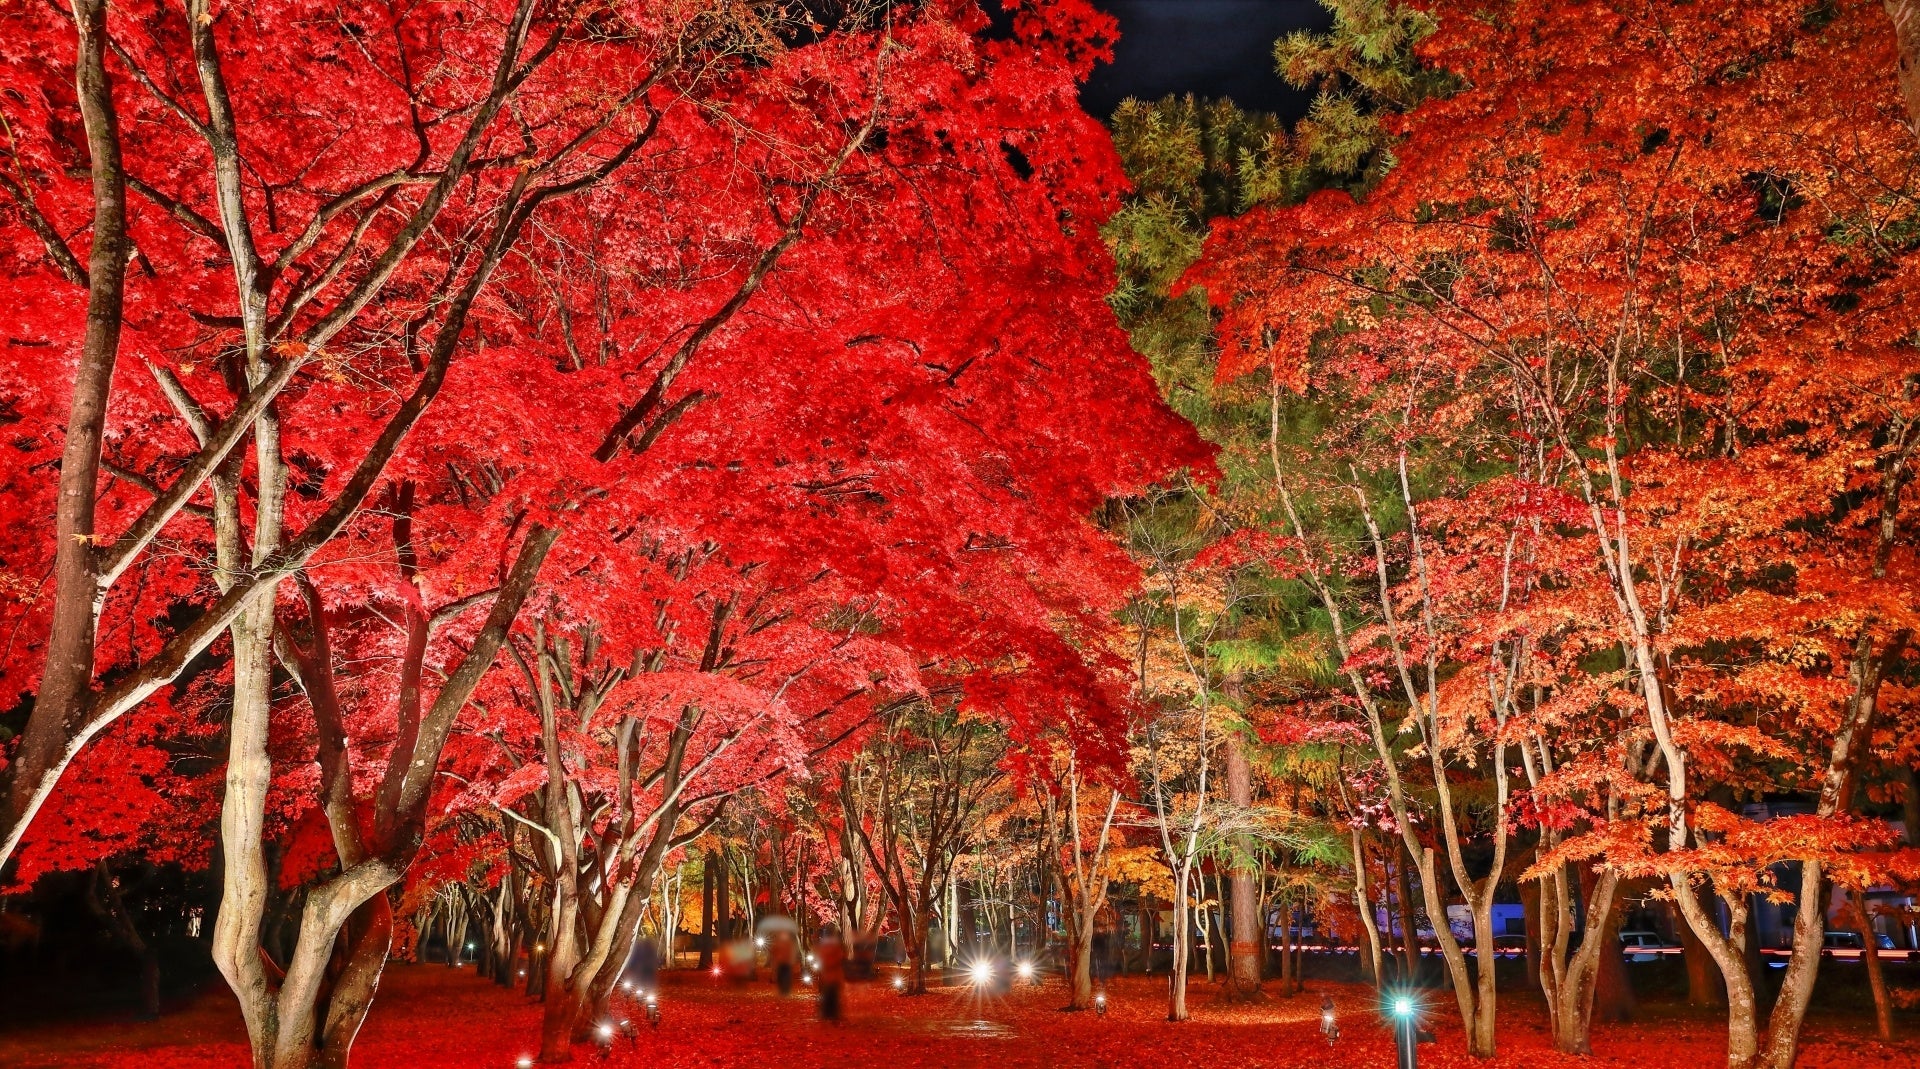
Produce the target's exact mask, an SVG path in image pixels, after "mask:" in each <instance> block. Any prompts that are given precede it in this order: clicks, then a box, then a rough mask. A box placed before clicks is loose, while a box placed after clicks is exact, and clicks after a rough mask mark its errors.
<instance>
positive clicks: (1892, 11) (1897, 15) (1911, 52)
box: [1886, 0, 1920, 135]
mask: <svg viewBox="0 0 1920 1069" xmlns="http://www.w3.org/2000/svg"><path fill="white" fill-rule="evenodd" d="M1886 8H1887V16H1888V17H1889V18H1891V19H1892V20H1893V40H1894V48H1895V54H1896V55H1897V56H1898V57H1899V70H1898V71H1897V72H1896V78H1897V80H1898V81H1899V83H1900V96H1901V99H1902V100H1904V101H1905V102H1906V105H1907V123H1908V125H1909V126H1910V127H1912V128H1913V130H1914V132H1915V133H1916V134H1917V135H1920V0H1886Z"/></svg>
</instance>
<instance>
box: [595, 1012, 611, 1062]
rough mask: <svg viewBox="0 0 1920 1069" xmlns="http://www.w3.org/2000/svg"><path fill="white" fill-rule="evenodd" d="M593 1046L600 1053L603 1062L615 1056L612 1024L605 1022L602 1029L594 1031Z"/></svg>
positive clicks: (601, 1025) (601, 1026) (602, 1023)
mask: <svg viewBox="0 0 1920 1069" xmlns="http://www.w3.org/2000/svg"><path fill="white" fill-rule="evenodd" d="M593 1045H594V1047H595V1048H597V1049H598V1050H599V1051H600V1057H601V1059H602V1060H605V1059H607V1058H610V1057H612V1056H613V1025H612V1024H611V1023H608V1022H604V1021H603V1022H601V1024H600V1027H598V1028H596V1029H594V1030H593Z"/></svg>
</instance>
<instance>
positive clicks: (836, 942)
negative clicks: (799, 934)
mask: <svg viewBox="0 0 1920 1069" xmlns="http://www.w3.org/2000/svg"><path fill="white" fill-rule="evenodd" d="M814 955H815V956H816V957H818V958H819V959H820V972H819V974H818V975H816V976H815V977H814V982H815V983H817V984H819V985H820V1019H821V1020H823V1021H832V1022H834V1023H835V1024H838V1023H840V995H841V991H842V989H843V988H845V987H846V985H847V947H846V944H845V943H842V942H841V941H840V931H839V929H837V928H835V927H834V926H833V925H831V924H829V925H827V926H826V927H825V928H823V929H821V932H820V945H819V946H817V947H815V948H814Z"/></svg>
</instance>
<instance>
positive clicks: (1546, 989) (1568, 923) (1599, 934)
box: [1537, 864, 1620, 1055]
mask: <svg viewBox="0 0 1920 1069" xmlns="http://www.w3.org/2000/svg"><path fill="white" fill-rule="evenodd" d="M1619 882H1620V879H1619V874H1618V873H1617V872H1615V871H1614V870H1613V869H1606V870H1603V871H1602V872H1601V873H1600V877H1599V879H1598V880H1596V881H1595V883H1594V886H1593V890H1592V893H1591V894H1589V895H1588V896H1587V902H1586V907H1587V908H1586V917H1585V932H1586V934H1585V936H1584V937H1583V938H1582V939H1581V940H1580V946H1579V949H1577V950H1575V951H1573V952H1572V953H1571V954H1570V953H1568V947H1569V944H1570V942H1571V937H1572V935H1573V920H1574V916H1573V901H1574V888H1575V887H1576V886H1577V881H1575V880H1574V879H1573V877H1572V874H1571V873H1569V872H1568V871H1567V866H1566V865H1564V864H1562V865H1558V866H1555V868H1554V871H1553V872H1552V873H1551V874H1550V875H1548V876H1547V877H1545V878H1543V879H1541V880H1539V881H1537V883H1538V886H1539V888H1540V892H1539V894H1540V942H1541V948H1540V991H1541V993H1542V994H1543V995H1545V996H1546V999H1547V1016H1548V1018H1549V1019H1550V1020H1551V1021H1552V1022H1553V1048H1554V1049H1555V1050H1557V1051H1560V1052H1561V1053H1563V1054H1579V1055H1590V1054H1592V1053H1593V1040H1592V1021H1593V998H1594V992H1595V990H1596V988H1597V987H1598V984H1599V979H1600V969H1601V964H1602V963H1601V960H1600V956H1601V955H1602V954H1605V953H1612V954H1616V955H1617V954H1619V952H1620V951H1619V943H1618V941H1617V940H1616V939H1614V938H1612V934H1611V933H1612V925H1611V924H1610V923H1609V920H1610V917H1611V915H1612V913H1613V911H1614V909H1615V905H1616V903H1617V901H1618V898H1619V895H1618V893H1617V889H1618V887H1619Z"/></svg>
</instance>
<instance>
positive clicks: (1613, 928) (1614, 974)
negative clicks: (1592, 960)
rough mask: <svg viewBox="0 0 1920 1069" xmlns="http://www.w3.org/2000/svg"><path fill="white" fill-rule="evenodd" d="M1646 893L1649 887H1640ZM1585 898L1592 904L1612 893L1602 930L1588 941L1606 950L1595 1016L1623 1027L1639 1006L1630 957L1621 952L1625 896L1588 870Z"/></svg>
mask: <svg viewBox="0 0 1920 1069" xmlns="http://www.w3.org/2000/svg"><path fill="white" fill-rule="evenodd" d="M1635 886H1636V888H1638V889H1639V891H1640V892H1642V893H1644V891H1645V889H1646V885H1645V884H1644V883H1641V884H1636V885H1635ZM1580 892H1581V897H1582V898H1584V899H1586V900H1588V901H1592V900H1593V899H1594V898H1596V897H1598V896H1599V895H1601V894H1605V893H1609V892H1610V893H1611V894H1612V897H1613V899H1614V901H1613V902H1610V903H1608V904H1607V907H1606V911H1605V914H1604V917H1605V920H1604V921H1602V922H1601V924H1600V927H1599V930H1598V931H1595V930H1593V929H1591V928H1590V929H1588V932H1587V937H1588V938H1593V939H1597V940H1599V945H1600V946H1601V947H1602V948H1603V949H1602V952H1601V954H1600V960H1599V976H1598V977H1597V978H1596V982H1595V985H1594V994H1593V1016H1594V1018H1595V1019H1596V1020H1600V1021H1606V1022H1610V1023H1615V1024H1620V1023H1625V1022H1627V1021H1631V1020H1633V1015H1634V1013H1635V1011H1636V1010H1638V1009H1639V1004H1638V1002H1637V1000H1636V999H1635V998H1634V995H1633V980H1632V978H1631V977H1629V976H1628V975H1627V956H1626V954H1624V953H1622V952H1621V949H1620V924H1621V922H1622V921H1623V920H1624V919H1625V917H1626V913H1625V911H1624V910H1621V909H1620V908H1619V906H1618V900H1619V899H1620V898H1621V893H1620V889H1619V886H1618V884H1617V883H1616V884H1614V885H1613V886H1612V887H1606V886H1603V881H1602V880H1601V879H1599V878H1598V877H1596V876H1595V875H1594V874H1593V873H1592V872H1591V871H1587V870H1585V868H1584V866H1583V871H1582V872H1581V876H1580Z"/></svg>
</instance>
